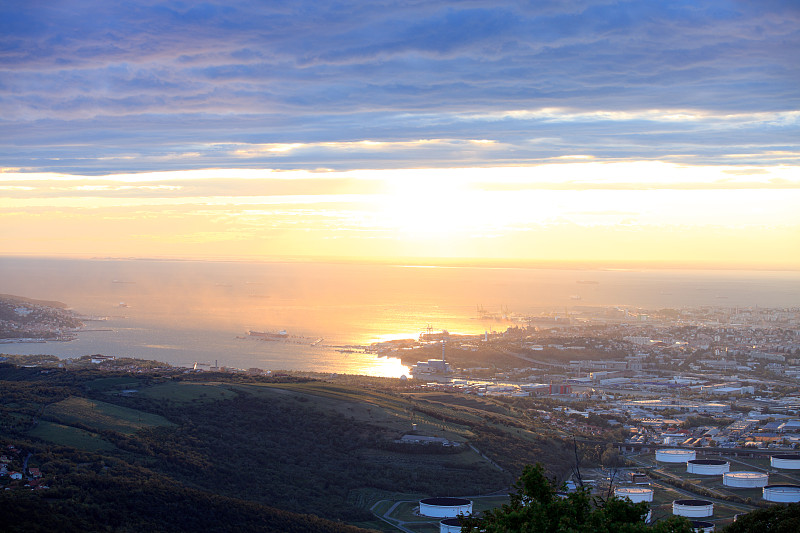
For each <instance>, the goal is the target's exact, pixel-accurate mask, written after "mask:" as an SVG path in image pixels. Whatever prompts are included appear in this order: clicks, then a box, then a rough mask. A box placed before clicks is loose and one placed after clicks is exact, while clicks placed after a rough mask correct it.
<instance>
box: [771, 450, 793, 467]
mask: <svg viewBox="0 0 800 533" xmlns="http://www.w3.org/2000/svg"><path fill="white" fill-rule="evenodd" d="M769 464H770V465H772V466H773V467H775V468H783V469H786V470H798V469H800V455H798V454H794V453H783V454H779V455H773V456H772V457H770V458H769Z"/></svg>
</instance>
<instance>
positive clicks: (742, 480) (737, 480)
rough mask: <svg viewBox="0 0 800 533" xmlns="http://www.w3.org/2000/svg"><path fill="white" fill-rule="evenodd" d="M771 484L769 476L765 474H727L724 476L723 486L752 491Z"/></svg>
mask: <svg viewBox="0 0 800 533" xmlns="http://www.w3.org/2000/svg"><path fill="white" fill-rule="evenodd" d="M768 482H769V474H765V473H764V472H726V473H725V474H722V484H723V485H725V486H726V487H732V488H742V489H745V488H746V489H752V488H756V487H764V486H766V484H767V483H768Z"/></svg>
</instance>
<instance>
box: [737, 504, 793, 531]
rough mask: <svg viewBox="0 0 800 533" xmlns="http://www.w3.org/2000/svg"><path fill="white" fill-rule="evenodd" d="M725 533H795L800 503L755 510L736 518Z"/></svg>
mask: <svg viewBox="0 0 800 533" xmlns="http://www.w3.org/2000/svg"><path fill="white" fill-rule="evenodd" d="M724 531H725V533H753V532H755V533H795V532H797V531H800V503H790V504H789V505H773V506H772V507H768V508H766V509H756V510H755V511H751V512H749V513H747V514H746V515H744V516H741V517H739V518H737V520H736V522H734V523H732V524H730V525H729V526H728V527H726V528H725V530H724Z"/></svg>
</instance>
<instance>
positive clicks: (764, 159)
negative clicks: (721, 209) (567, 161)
mask: <svg viewBox="0 0 800 533" xmlns="http://www.w3.org/2000/svg"><path fill="white" fill-rule="evenodd" d="M519 4H520V3H518V2H502V1H495V2H492V3H487V2H473V1H460V2H430V1H425V2H415V1H384V2H337V3H335V4H329V3H324V2H322V3H320V2H310V1H302V0H301V1H298V2H288V3H287V2H260V1H252V2H249V1H234V2H230V1H225V2H213V1H212V2H205V3H202V4H196V5H195V4H194V3H184V2H159V1H138V2H126V3H116V2H85V1H81V2H77V1H66V2H58V3H51V2H25V3H22V2H6V3H4V4H2V6H0V166H2V167H10V168H20V169H23V170H26V171H57V172H67V173H84V174H85V173H89V174H112V173H116V172H141V171H152V170H166V169H197V168H212V167H217V168H220V167H222V168H254V167H257V168H264V167H266V168H282V169H297V168H303V169H336V170H349V169H358V168H413V167H422V166H439V167H453V166H476V165H477V166H496V165H525V164H537V163H542V162H548V161H553V160H557V159H558V158H563V157H574V156H590V157H593V158H595V159H600V160H613V161H624V160H643V159H646V160H661V161H676V162H682V163H688V164H726V165H728V164H761V165H776V164H787V163H788V164H796V152H797V150H796V143H795V142H793V139H796V138H797V136H798V133H799V132H798V130H799V129H800V128H799V127H798V126H799V124H798V123H799V122H800V114H799V113H798V110H800V105H798V104H800V98H798V97H799V96H800V90H799V89H798V87H800V66H798V65H800V63H798V62H797V60H796V57H795V54H796V51H797V50H798V49H800V9H798V8H797V7H796V4H795V3H793V2H780V1H771V2H746V1H720V0H717V1H711V2H704V3H701V4H698V3H696V2H686V3H672V2H670V3H662V2H616V1H602V0H599V1H577V0H576V1H573V2H561V1H559V2H535V3H532V4H531V5H519ZM364 141H373V142H372V143H367V142H364ZM482 141H491V142H482ZM376 143H377V144H376ZM282 147H283V148H285V149H281V148H282Z"/></svg>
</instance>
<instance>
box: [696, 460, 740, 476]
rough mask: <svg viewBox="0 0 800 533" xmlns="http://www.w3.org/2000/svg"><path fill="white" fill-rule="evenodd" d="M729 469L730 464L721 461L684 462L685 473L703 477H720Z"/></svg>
mask: <svg viewBox="0 0 800 533" xmlns="http://www.w3.org/2000/svg"><path fill="white" fill-rule="evenodd" d="M730 469H731V464H730V463H729V462H728V461H723V460H722V459H692V460H690V461H687V462H686V471H687V472H688V473H690V474H701V475H703V476H721V475H723V474H725V472H728V471H729V470H730Z"/></svg>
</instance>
